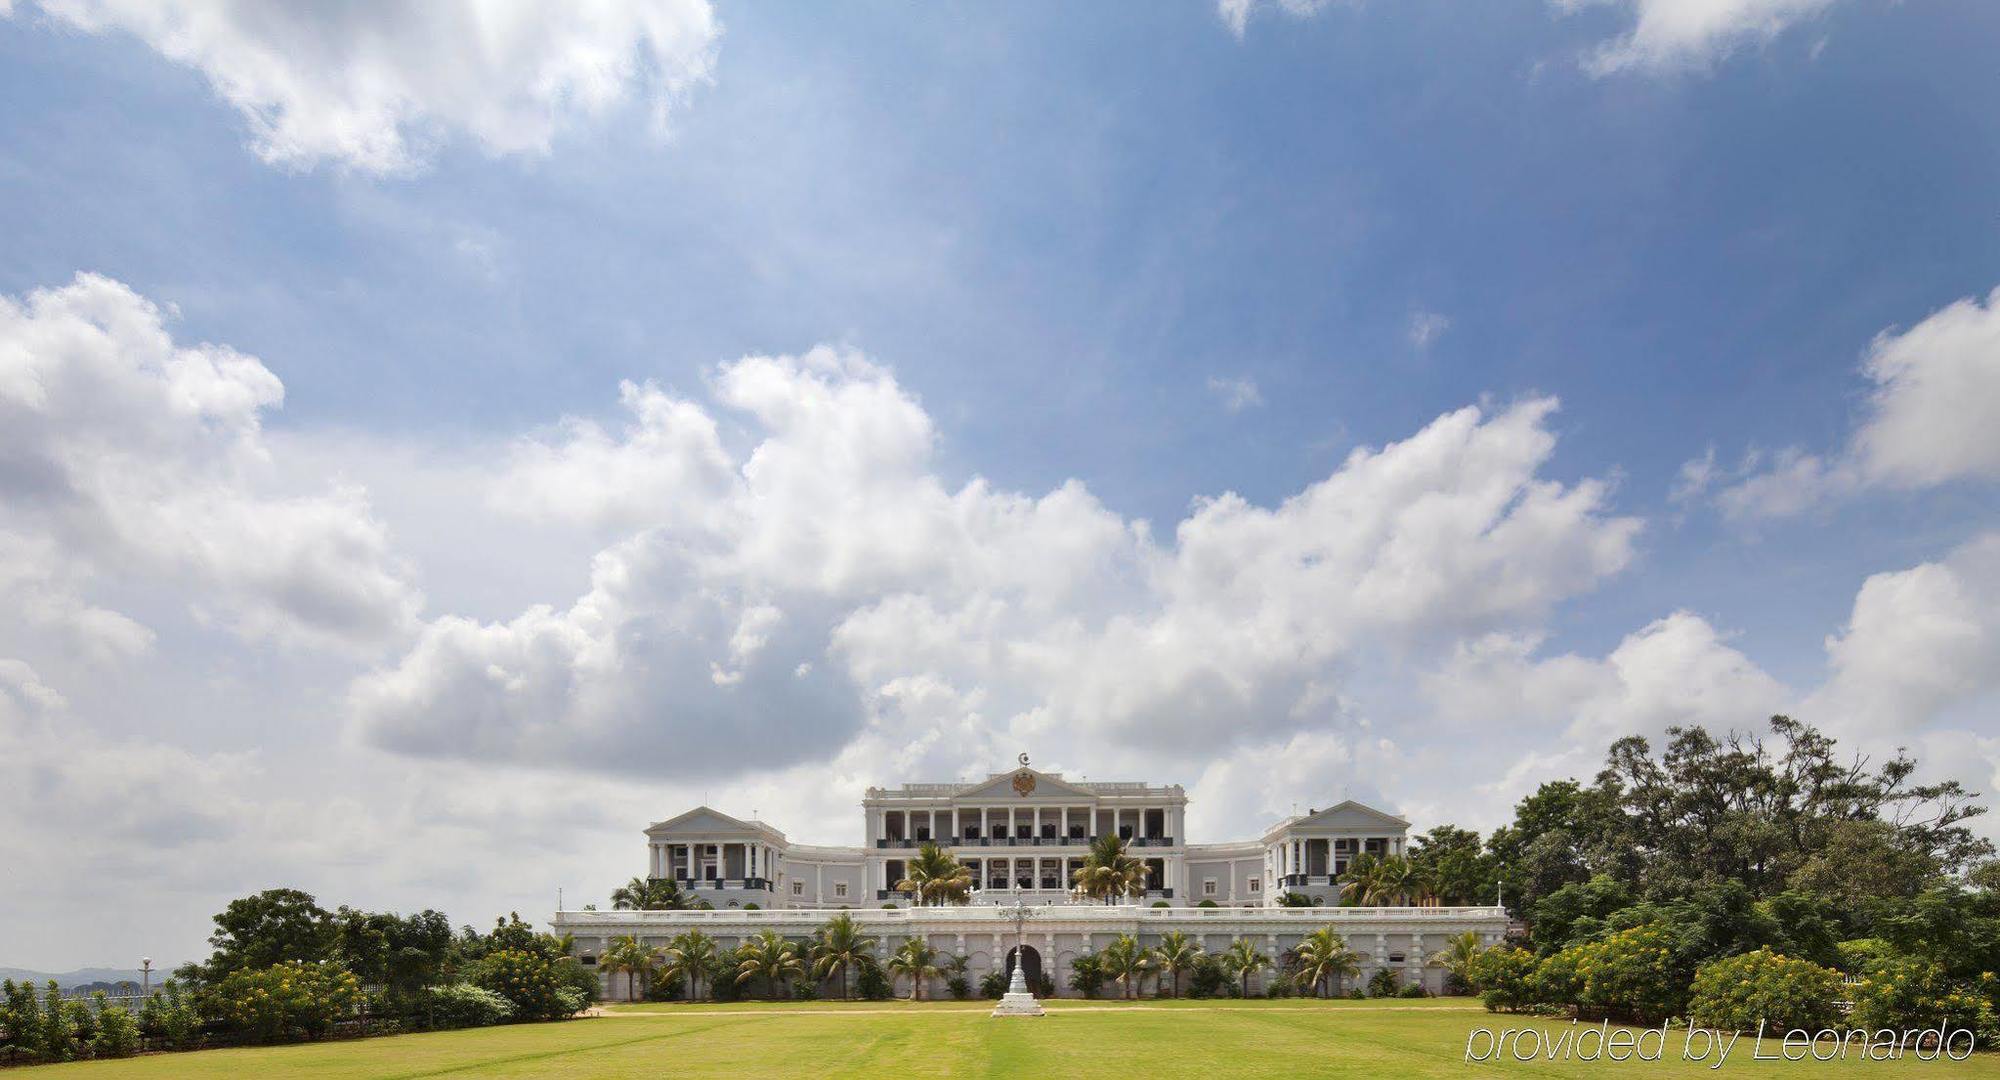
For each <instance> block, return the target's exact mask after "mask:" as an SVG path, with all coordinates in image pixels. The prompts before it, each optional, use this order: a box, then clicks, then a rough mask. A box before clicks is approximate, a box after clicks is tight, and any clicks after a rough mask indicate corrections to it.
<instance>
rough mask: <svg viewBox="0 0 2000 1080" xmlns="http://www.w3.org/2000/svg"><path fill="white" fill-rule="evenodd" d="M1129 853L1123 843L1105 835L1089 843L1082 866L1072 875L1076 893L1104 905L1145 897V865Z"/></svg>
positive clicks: (1114, 837) (1116, 838)
mask: <svg viewBox="0 0 2000 1080" xmlns="http://www.w3.org/2000/svg"><path fill="white" fill-rule="evenodd" d="M1129 850H1130V849H1129V848H1128V846H1127V844H1126V842H1125V841H1123V840H1120V839H1119V838H1118V837H1116V836H1113V835H1110V834H1108V833H1107V834H1105V835H1103V836H1100V837H1098V838H1097V839H1095V840H1093V841H1091V842H1090V850H1089V851H1088V852H1086V853H1085V854H1084V857H1083V865H1082V866H1080V867H1078V868H1077V871H1076V873H1075V874H1074V875H1072V881H1073V882H1074V885H1075V888H1076V891H1077V892H1079V893H1082V894H1083V895H1084V896H1087V897H1089V898H1091V899H1093V900H1098V901H1101V902H1103V903H1106V904H1109V903H1114V902H1116V901H1118V900H1121V899H1124V898H1125V897H1127V896H1133V897H1139V896H1144V895H1146V864H1145V863H1144V862H1141V861H1140V860H1138V859H1135V858H1133V857H1132V856H1131V855H1130V854H1129V853H1128V852H1129Z"/></svg>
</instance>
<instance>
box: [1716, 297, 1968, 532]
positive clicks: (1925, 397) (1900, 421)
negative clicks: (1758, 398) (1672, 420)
mask: <svg viewBox="0 0 2000 1080" xmlns="http://www.w3.org/2000/svg"><path fill="white" fill-rule="evenodd" d="M1862 371H1863V372H1864V373H1865V374H1866V375H1867V376H1868V378H1869V380H1870V381H1872V382H1873V383H1874V384H1875V385H1874V389H1873V391H1872V392H1871V393H1870V395H1869V398H1868V404H1867V407H1866V410H1865V413H1864V415H1863V417H1862V419H1861V422H1860V424H1859V426H1858V427H1857V428H1856V430H1855V432H1854V434H1853V436H1852V438H1851V439H1850V440H1849V444H1848V445H1847V446H1846V447H1845V448H1843V449H1842V450H1840V451H1839V452H1838V453H1836V454H1834V455H1832V456H1822V455H1819V454H1812V453H1808V452H1806V451H1804V450H1801V449H1799V448H1796V447H1794V448H1790V449H1787V450H1784V451H1782V452H1780V453H1779V454H1777V455H1776V458H1775V460H1774V462H1773V463H1772V464H1771V465H1770V466H1768V467H1766V466H1764V465H1763V464H1762V462H1761V461H1760V460H1759V458H1758V456H1756V455H1754V454H1753V455H1751V456H1750V457H1748V458H1747V459H1746V461H1745V464H1744V466H1743V467H1742V469H1741V470H1739V475H1740V477H1741V479H1739V480H1738V481H1737V482H1736V483H1734V484H1732V485H1730V486H1729V487H1727V488H1725V489H1723V490H1721V491H1719V492H1718V493H1717V495H1716V502H1717V504H1718V505H1719V506H1720V507H1721V508H1722V510H1723V512H1724V513H1726V514H1728V515H1729V516H1731V517H1737V518H1775V517H1786V516H1790V515H1793V514H1797V513H1800V512H1802V511H1804V510H1807V509H1810V508H1812V507H1815V506H1820V505H1824V504H1826V503H1828V502H1831V501H1834V500H1837V499H1841V498H1846V497H1848V496H1851V495H1853V494H1855V493H1856V492H1859V491H1862V490H1866V489H1871V488H1890V489H1905V490H1909V489H1917V488H1926V487H1933V486H1937V485H1940V484H1947V483H1953V482H1960V481H1992V480H1996V479H2000V437H1996V436H1995V434H1994V433H1995V432H1996V431H2000V289H1996V290H1994V292H1993V293H1992V294H1991V295H1989V296H1988V297H1987V298H1986V300H1985V302H1984V303H1982V302H1980V301H1979V300H1978V299H1977V298H1966V299H1962V300H1959V301H1957V302H1955V303H1953V304H1951V305H1949V306H1947V307H1945V308H1943V309H1941V310H1939V311H1936V312H1933V313H1932V314H1931V315H1930V316H1929V317H1927V318H1925V319H1924V320H1923V321H1922V322H1920V323H1918V324H1917V325H1915V326H1913V327H1911V328H1910V329H1908V330H1905V331H1901V332H1897V331H1884V332H1883V333H1882V334H1880V335H1878V336H1877V337H1876V338H1875V341H1874V343H1873V344H1872V345H1870V347H1869V350H1868V357H1867V359H1866V361H1865V362H1864V363H1863V365H1862Z"/></svg>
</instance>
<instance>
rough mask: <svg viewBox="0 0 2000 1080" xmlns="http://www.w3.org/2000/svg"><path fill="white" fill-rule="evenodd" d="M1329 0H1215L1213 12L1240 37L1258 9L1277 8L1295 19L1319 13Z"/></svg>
mask: <svg viewBox="0 0 2000 1080" xmlns="http://www.w3.org/2000/svg"><path fill="white" fill-rule="evenodd" d="M1330 2H1331V0H1215V13H1216V14H1217V15H1219V16H1221V18H1222V25H1224V26H1226V27H1228V28H1229V32H1230V33H1232V34H1235V35H1236V36H1237V37H1238V38H1241V37H1242V36H1243V34H1244V31H1246V30H1248V29H1249V27H1250V16H1251V15H1252V14H1254V13H1256V12H1258V11H1263V10H1273V9H1274V10H1277V11H1281V12H1284V13H1285V14H1286V15H1290V16H1291V17H1293V18H1295V19H1303V18H1308V17H1310V16H1313V15H1317V14H1319V13H1320V12H1321V11H1322V10H1324V9H1325V8H1326V6H1327V4H1328V3H1330Z"/></svg>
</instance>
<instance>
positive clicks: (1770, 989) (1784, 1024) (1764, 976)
mask: <svg viewBox="0 0 2000 1080" xmlns="http://www.w3.org/2000/svg"><path fill="white" fill-rule="evenodd" d="M1840 996H1841V994H1840V974H1839V973H1838V972H1836V971H1834V970H1832V969H1831V968H1823V967H1821V966H1819V965H1818V964H1815V963H1813V962H1812V961H1810V960H1799V959H1795V958H1793V957H1789V956H1780V955H1778V954H1777V953H1774V952H1772V951H1771V950H1769V949H1758V950H1757V951H1756V952H1748V953H1743V954H1741V955H1738V956H1731V957H1728V958H1726V959H1722V960H1716V961H1714V962H1712V963H1709V964H1705V965H1703V966H1702V968H1701V970H1700V971H1699V972H1696V973H1695V977H1694V993H1693V996H1692V997H1691V998H1690V999H1689V1001H1688V1015H1689V1016H1690V1017H1692V1018H1693V1020H1694V1022H1695V1023H1697V1024H1703V1025H1706V1026H1708V1027H1714V1028H1724V1029H1728V1030H1732V1031H1755V1030H1756V1029H1757V1025H1758V1024H1759V1023H1764V1024H1767V1025H1769V1027H1771V1028H1773V1029H1776V1030H1780V1031H1790V1030H1792V1029H1793V1028H1803V1029H1804V1030H1807V1031H1819V1030H1821V1029H1823V1028H1829V1027H1833V1026H1834V1025H1835V1024H1836V1023H1838V1022H1839V1020H1840V1010H1839V1009H1837V1008H1835V1007H1834V1004H1833V1003H1834V1001H1836V1000H1837V999H1838V998H1839V997H1840Z"/></svg>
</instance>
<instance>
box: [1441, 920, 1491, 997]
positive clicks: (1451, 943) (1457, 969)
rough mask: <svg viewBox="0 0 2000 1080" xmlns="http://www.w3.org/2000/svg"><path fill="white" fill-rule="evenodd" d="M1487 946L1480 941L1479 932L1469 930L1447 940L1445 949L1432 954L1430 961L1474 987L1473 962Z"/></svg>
mask: <svg viewBox="0 0 2000 1080" xmlns="http://www.w3.org/2000/svg"><path fill="white" fill-rule="evenodd" d="M1485 951H1486V946H1485V944H1484V943H1483V942H1481V941H1480V940H1479V932H1478V931H1476V930H1467V931H1466V932H1465V933H1463V934H1453V935H1452V936H1451V937H1449V938H1447V939H1445V943H1444V948H1442V949H1439V950H1438V951H1436V952H1434V953H1432V954H1431V957H1430V961H1431V963H1433V964H1436V965H1438V966H1439V967H1442V968H1444V969H1445V970H1446V971H1449V972H1451V973H1452V974H1453V975H1456V976H1457V977H1458V980H1459V981H1460V982H1462V983H1464V984H1465V985H1467V986H1471V985H1472V962H1473V961H1474V960H1477V959H1478V958H1479V954H1480V953H1483V952H1485Z"/></svg>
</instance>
